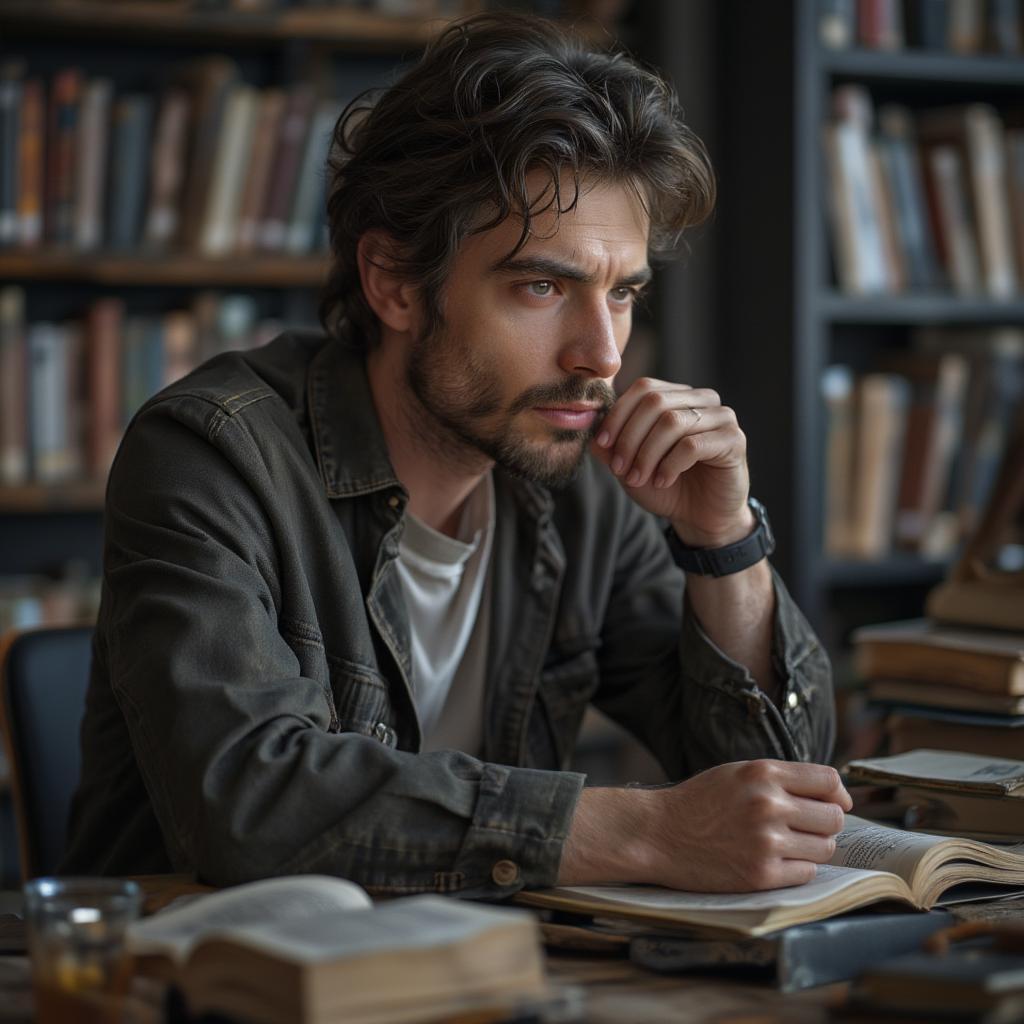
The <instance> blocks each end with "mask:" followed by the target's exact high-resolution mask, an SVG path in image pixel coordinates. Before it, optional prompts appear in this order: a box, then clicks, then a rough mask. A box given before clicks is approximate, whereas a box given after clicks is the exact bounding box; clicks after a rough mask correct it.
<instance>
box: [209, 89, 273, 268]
mask: <svg viewBox="0 0 1024 1024" xmlns="http://www.w3.org/2000/svg"><path fill="white" fill-rule="evenodd" d="M258 105H259V94H258V92H257V91H256V90H255V89H253V88H252V87H251V86H247V85H235V86H232V88H231V91H230V93H229V95H228V98H227V102H226V104H225V107H224V121H223V125H222V128H221V133H220V138H219V139H218V143H217V150H216V153H215V155H214V161H213V166H212V169H211V173H210V187H209V190H208V192H207V196H206V209H205V212H204V214H203V220H202V224H201V227H200V233H199V249H200V251H201V252H202V253H203V254H204V255H206V256H223V255H224V254H225V253H228V252H231V251H232V250H233V249H234V248H235V243H236V241H237V237H238V215H239V209H240V207H241V202H242V192H243V191H244V188H245V176H246V174H247V173H248V168H249V158H250V154H251V152H252V139H253V128H254V125H255V122H256V115H257V112H258Z"/></svg>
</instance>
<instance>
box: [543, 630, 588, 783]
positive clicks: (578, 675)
mask: <svg viewBox="0 0 1024 1024" xmlns="http://www.w3.org/2000/svg"><path fill="white" fill-rule="evenodd" d="M596 648H597V641H593V640H591V641H581V642H580V643H578V644H574V645H573V646H572V648H569V649H566V648H562V649H560V650H554V651H551V652H550V653H549V655H548V658H547V660H546V661H545V664H544V668H543V669H542V670H541V674H540V685H539V686H538V707H537V708H536V709H535V712H534V721H533V722H532V723H531V738H530V753H531V761H532V762H533V765H532V766H533V767H538V768H540V767H544V768H559V769H565V768H568V767H569V764H570V762H571V761H572V755H573V751H574V750H575V749H576V738H577V735H578V733H579V729H580V724H581V723H582V721H583V715H584V713H585V712H586V710H587V705H588V704H589V703H590V698H591V697H592V696H593V695H594V693H595V692H596V691H597V685H598V668H597V653H596ZM541 760H543V761H544V762H546V763H543V764H541V763H538V762H539V761H541Z"/></svg>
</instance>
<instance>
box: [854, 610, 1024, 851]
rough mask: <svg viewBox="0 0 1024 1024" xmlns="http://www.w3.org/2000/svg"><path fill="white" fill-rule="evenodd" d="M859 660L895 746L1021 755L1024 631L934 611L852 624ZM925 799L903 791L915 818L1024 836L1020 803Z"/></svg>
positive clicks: (926, 824) (919, 823)
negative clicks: (969, 623)
mask: <svg viewBox="0 0 1024 1024" xmlns="http://www.w3.org/2000/svg"><path fill="white" fill-rule="evenodd" d="M853 640H854V662H855V666H856V670H857V672H858V674H859V676H860V678H861V679H862V680H863V683H864V688H865V694H866V696H867V698H868V699H869V701H871V703H872V705H873V706H874V707H876V708H877V709H879V710H880V711H881V712H882V721H883V728H884V743H885V746H886V747H887V748H888V750H889V753H890V754H892V755H907V754H909V753H910V752H911V751H921V750H928V751H955V752H958V753H961V754H974V755H980V756H984V757H994V758H1009V759H1014V760H1018V761H1019V760H1024V633H1019V632H1011V631H997V630H993V629H981V628H968V627H965V626H956V625H950V624H946V623H940V622H936V621H934V620H932V619H915V620H912V621H906V622H891V623H885V624H882V625H877V626H867V627H864V628H862V629H860V630H858V631H856V632H855V633H854V636H853ZM931 796H932V799H928V800H926V799H923V798H922V794H921V793H920V792H919V791H918V790H916V789H914V790H908V791H903V792H900V793H898V794H897V799H898V800H899V801H900V802H902V803H907V804H908V806H907V807H902V808H901V811H902V812H904V813H905V812H906V811H908V810H910V809H911V807H913V811H912V815H911V817H912V819H913V820H912V821H907V824H913V825H914V826H915V827H919V828H924V829H933V830H947V831H951V832H956V833H958V834H969V833H983V834H984V836H983V837H984V838H994V839H1010V838H1016V839H1018V840H1019V839H1020V838H1024V802H1022V801H1021V800H1020V799H1016V800H1014V801H1013V802H1012V803H1003V802H1002V801H999V802H998V803H995V802H993V801H991V800H990V801H989V802H987V803H986V802H984V801H982V802H981V803H980V804H979V803H977V802H976V801H970V800H964V799H963V798H962V797H961V798H959V799H957V798H955V797H954V795H953V794H952V793H947V794H944V795H942V799H941V800H939V799H938V795H937V794H931Z"/></svg>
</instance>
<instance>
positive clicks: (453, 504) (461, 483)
mask: <svg viewBox="0 0 1024 1024" xmlns="http://www.w3.org/2000/svg"><path fill="white" fill-rule="evenodd" d="M402 352H403V349H402V347H401V346H399V345H394V344H391V345H389V344H380V345H378V346H377V347H376V348H373V349H371V350H370V352H369V354H368V355H367V358H366V371H367V376H368V377H369V381H370V394H371V396H372V397H373V404H374V406H375V407H376V410H377V418H378V419H379V420H380V425H381V430H382V432H383V434H384V441H385V443H386V444H387V448H388V456H389V457H390V459H391V465H392V466H393V467H394V470H395V473H396V475H397V476H398V479H399V480H400V481H401V483H402V486H403V487H405V489H406V490H407V491H408V492H409V506H408V509H409V512H411V513H412V514H413V515H414V516H416V518H417V519H420V520H422V521H423V522H424V523H426V524H427V526H430V527H431V528H433V529H435V530H438V531H440V532H441V533H445V534H447V535H448V536H449V537H454V536H455V532H456V529H457V527H458V523H459V513H460V512H461V511H462V506H463V504H464V503H465V501H466V498H468V497H469V495H470V494H471V493H472V492H473V490H474V489H475V488H476V486H477V484H479V483H480V481H481V480H482V479H483V477H484V476H485V475H486V474H487V473H488V472H490V469H491V466H492V463H491V461H490V460H489V459H488V458H487V457H486V456H484V455H481V454H480V453H479V452H476V451H472V450H469V449H467V447H466V446H465V445H464V444H462V443H461V442H460V441H459V440H458V439H457V438H454V437H452V436H451V435H450V434H449V433H448V432H447V431H446V430H445V428H444V426H443V425H442V424H441V423H438V421H437V420H436V418H435V417H434V416H433V415H432V414H431V413H430V412H429V411H428V410H427V409H425V408H424V407H423V405H422V403H421V402H420V401H419V399H418V398H417V397H416V395H415V394H413V393H412V391H411V390H410V389H409V384H408V380H407V377H406V368H405V361H404V358H403V357H402Z"/></svg>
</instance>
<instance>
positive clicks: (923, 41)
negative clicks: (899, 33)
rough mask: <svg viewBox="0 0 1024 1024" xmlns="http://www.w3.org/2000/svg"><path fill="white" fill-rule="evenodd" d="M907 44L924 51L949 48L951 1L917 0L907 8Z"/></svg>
mask: <svg viewBox="0 0 1024 1024" xmlns="http://www.w3.org/2000/svg"><path fill="white" fill-rule="evenodd" d="M905 13H906V25H905V27H906V34H907V43H908V45H909V46H912V47H914V48H917V49H922V50H946V49H948V48H949V0H916V2H911V3H908V4H907V7H906V11H905Z"/></svg>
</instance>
